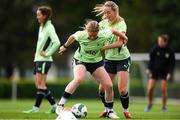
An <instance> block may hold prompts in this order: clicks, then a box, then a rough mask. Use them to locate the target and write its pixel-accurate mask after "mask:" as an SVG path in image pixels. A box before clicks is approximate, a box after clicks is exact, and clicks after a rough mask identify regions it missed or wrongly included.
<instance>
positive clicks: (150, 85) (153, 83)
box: [148, 78, 157, 90]
mask: <svg viewBox="0 0 180 120" xmlns="http://www.w3.org/2000/svg"><path fill="white" fill-rule="evenodd" d="M156 83H157V79H153V78H151V79H150V80H149V81H148V90H152V89H154V88H155V86H156Z"/></svg>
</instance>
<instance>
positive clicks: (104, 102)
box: [99, 92, 106, 106]
mask: <svg viewBox="0 0 180 120" xmlns="http://www.w3.org/2000/svg"><path fill="white" fill-rule="evenodd" d="M99 97H100V98H101V101H102V103H103V104H104V106H105V104H106V101H105V93H102V92H100V93H99Z"/></svg>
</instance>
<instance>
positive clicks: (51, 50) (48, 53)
mask: <svg viewBox="0 0 180 120" xmlns="http://www.w3.org/2000/svg"><path fill="white" fill-rule="evenodd" d="M49 29H50V30H49V37H50V39H51V43H52V45H51V47H50V48H49V49H48V51H41V55H43V56H51V55H52V54H53V53H54V52H55V51H56V50H57V49H58V47H59V46H60V41H59V38H58V36H57V34H56V31H55V29H54V27H50V28H49Z"/></svg>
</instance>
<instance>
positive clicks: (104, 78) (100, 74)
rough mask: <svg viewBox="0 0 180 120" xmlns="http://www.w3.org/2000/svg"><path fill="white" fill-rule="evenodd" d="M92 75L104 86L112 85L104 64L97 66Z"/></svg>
mask: <svg viewBox="0 0 180 120" xmlns="http://www.w3.org/2000/svg"><path fill="white" fill-rule="evenodd" d="M92 76H93V77H94V79H95V80H96V81H97V82H99V83H100V84H101V85H102V86H103V87H105V86H112V82H111V79H110V77H109V75H108V73H107V72H106V70H105V69H104V67H103V66H101V67H99V68H97V69H96V71H94V72H93V74H92Z"/></svg>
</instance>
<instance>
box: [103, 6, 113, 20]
mask: <svg viewBox="0 0 180 120" xmlns="http://www.w3.org/2000/svg"><path fill="white" fill-rule="evenodd" d="M104 16H105V17H106V19H108V20H109V21H114V19H116V12H115V11H113V10H112V8H111V7H104Z"/></svg>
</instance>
